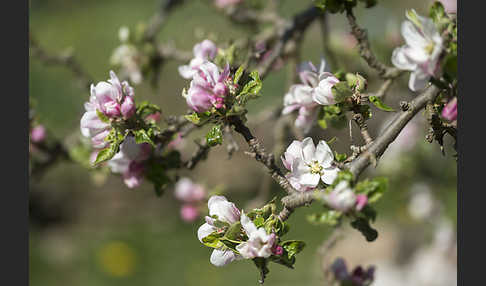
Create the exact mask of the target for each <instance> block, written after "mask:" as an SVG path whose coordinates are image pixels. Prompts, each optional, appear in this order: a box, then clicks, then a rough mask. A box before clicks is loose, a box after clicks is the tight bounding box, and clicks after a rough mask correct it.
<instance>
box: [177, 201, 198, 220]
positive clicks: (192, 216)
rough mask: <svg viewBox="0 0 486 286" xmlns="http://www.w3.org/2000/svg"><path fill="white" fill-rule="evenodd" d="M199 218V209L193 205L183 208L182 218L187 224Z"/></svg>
mask: <svg viewBox="0 0 486 286" xmlns="http://www.w3.org/2000/svg"><path fill="white" fill-rule="evenodd" d="M198 217H199V211H198V209H197V208H196V207H195V206H193V205H188V204H186V205H183V206H182V207H181V218H182V220H183V221H185V222H193V221H195V220H196V219H197V218H198Z"/></svg>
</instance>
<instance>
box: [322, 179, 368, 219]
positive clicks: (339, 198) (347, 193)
mask: <svg viewBox="0 0 486 286" xmlns="http://www.w3.org/2000/svg"><path fill="white" fill-rule="evenodd" d="M361 200H363V199H361ZM324 201H325V202H326V204H327V205H329V206H330V207H331V208H333V209H335V210H338V211H342V212H347V211H348V210H350V209H351V208H352V207H354V206H355V205H356V203H357V198H356V195H355V194H354V192H353V190H352V189H351V188H350V187H349V183H348V182H347V181H341V182H339V183H338V184H337V185H336V186H335V187H334V189H333V190H332V191H331V192H330V193H329V194H326V195H324ZM362 204H363V202H362V201H361V202H360V206H361V205H362Z"/></svg>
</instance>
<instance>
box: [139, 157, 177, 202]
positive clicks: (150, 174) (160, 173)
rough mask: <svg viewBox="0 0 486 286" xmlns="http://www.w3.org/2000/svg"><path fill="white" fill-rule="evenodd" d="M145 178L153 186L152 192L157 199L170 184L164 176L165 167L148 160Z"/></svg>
mask: <svg viewBox="0 0 486 286" xmlns="http://www.w3.org/2000/svg"><path fill="white" fill-rule="evenodd" d="M164 161H165V160H164ZM145 178H146V179H147V180H149V181H150V182H152V183H153V184H154V191H155V194H156V195H157V196H158V197H160V196H162V194H163V193H164V190H165V188H167V187H168V185H169V183H170V182H171V180H170V178H169V177H168V176H167V174H166V166H164V165H163V164H160V162H158V161H156V160H150V161H149V162H148V163H147V171H146V173H145Z"/></svg>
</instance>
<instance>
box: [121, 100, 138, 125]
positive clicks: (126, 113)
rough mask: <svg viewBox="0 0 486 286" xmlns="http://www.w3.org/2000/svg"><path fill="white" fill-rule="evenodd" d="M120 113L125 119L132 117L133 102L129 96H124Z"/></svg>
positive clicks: (133, 110)
mask: <svg viewBox="0 0 486 286" xmlns="http://www.w3.org/2000/svg"><path fill="white" fill-rule="evenodd" d="M121 113H122V115H123V117H124V118H125V119H126V118H130V117H132V115H133V114H134V113H135V101H134V100H133V98H132V97H131V96H125V100H124V101H123V103H122V105H121Z"/></svg>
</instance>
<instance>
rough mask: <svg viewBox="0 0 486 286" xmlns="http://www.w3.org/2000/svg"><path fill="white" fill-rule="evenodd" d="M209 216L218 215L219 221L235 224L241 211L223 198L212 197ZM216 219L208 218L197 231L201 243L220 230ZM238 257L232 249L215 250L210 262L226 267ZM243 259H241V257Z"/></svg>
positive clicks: (209, 201)
mask: <svg viewBox="0 0 486 286" xmlns="http://www.w3.org/2000/svg"><path fill="white" fill-rule="evenodd" d="M208 208H209V215H210V216H213V215H217V216H218V220H220V221H222V222H226V223H229V224H232V223H235V222H237V221H238V220H239V219H240V210H239V209H238V208H236V206H235V204H234V203H232V202H228V200H227V199H226V198H225V197H223V196H212V197H211V198H209V200H208ZM214 224H215V219H213V218H212V217H209V216H206V223H205V224H203V225H201V226H200V227H199V229H198V230H197V237H198V239H199V241H201V242H203V241H202V240H203V238H205V237H206V236H208V235H210V234H211V233H213V232H215V231H218V228H217V227H216V226H215V225H214ZM238 258H239V257H238V255H236V253H234V252H233V251H232V250H230V249H224V248H220V249H214V250H213V253H212V254H211V258H210V259H209V261H210V262H211V263H212V264H213V265H215V266H224V265H226V264H228V263H230V262H232V261H233V260H235V259H238ZM240 258H241V257H240Z"/></svg>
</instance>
